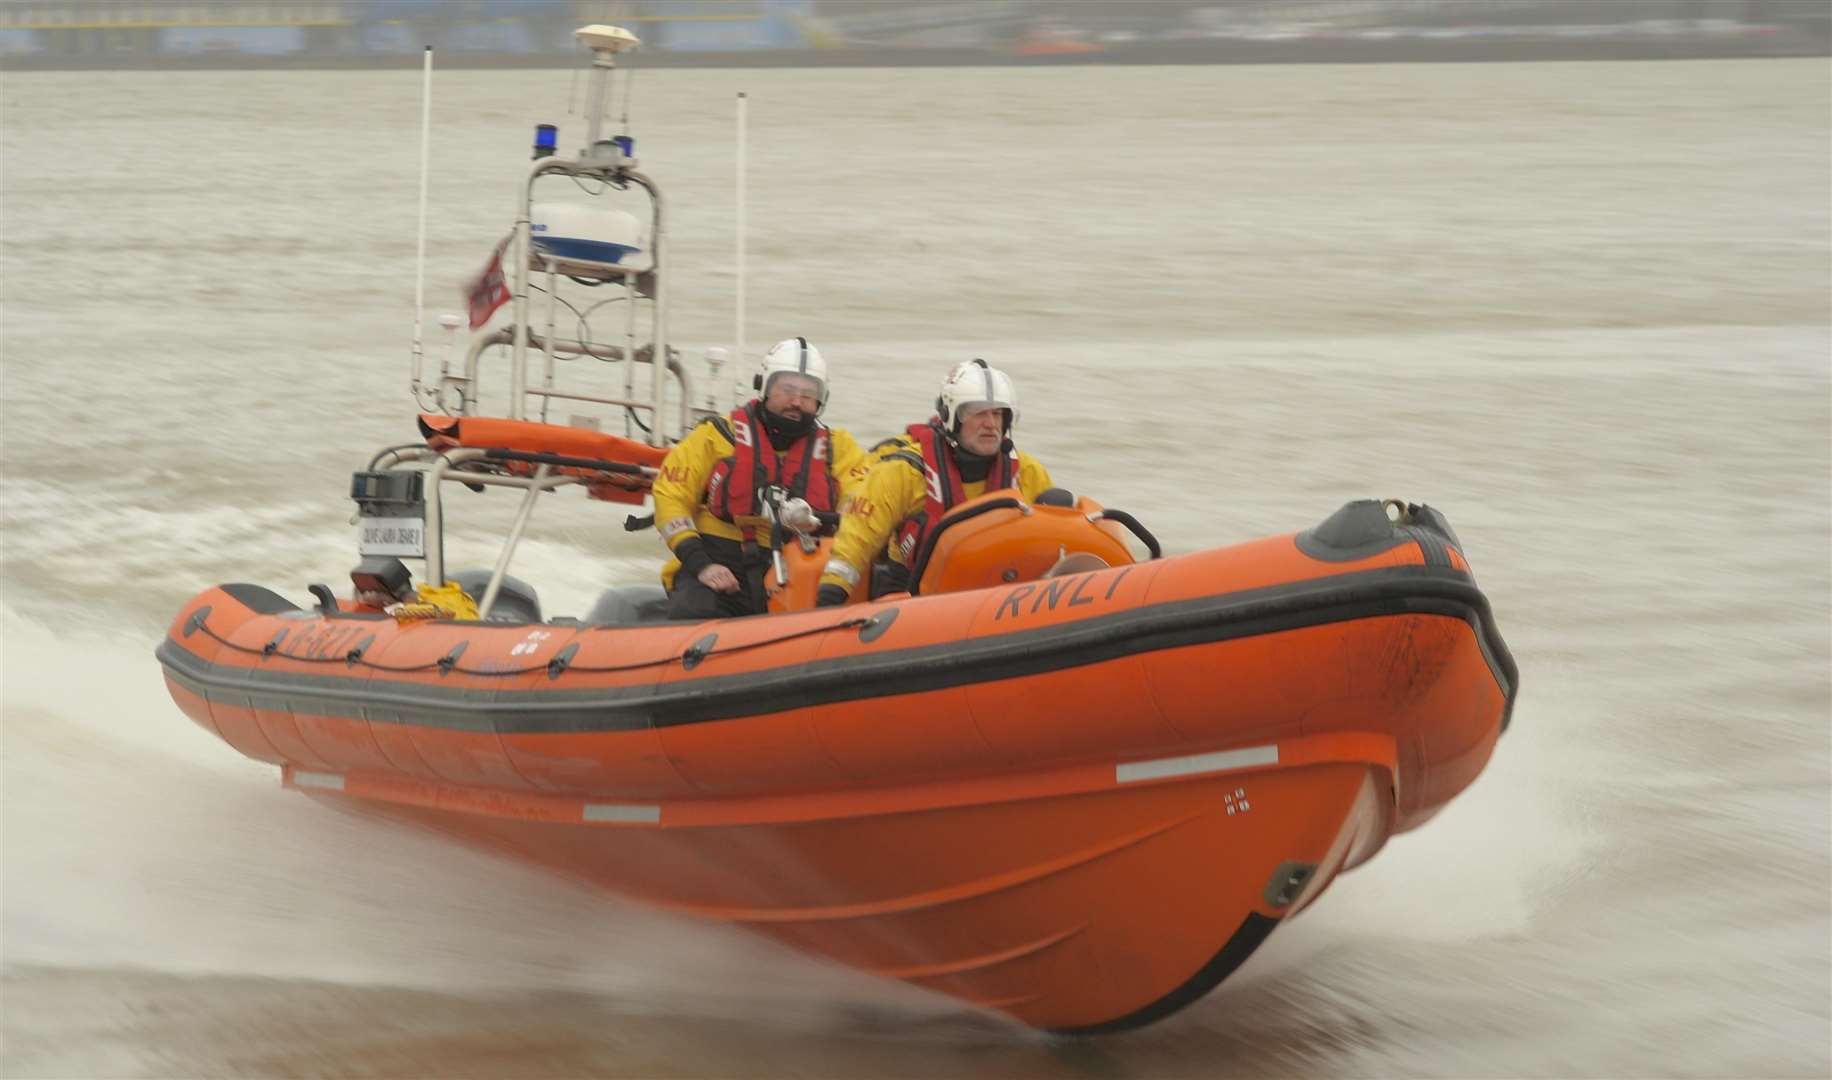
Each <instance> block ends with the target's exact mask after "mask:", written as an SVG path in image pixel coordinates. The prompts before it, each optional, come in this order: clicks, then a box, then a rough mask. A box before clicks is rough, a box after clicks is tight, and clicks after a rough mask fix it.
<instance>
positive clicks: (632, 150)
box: [611, 135, 636, 158]
mask: <svg viewBox="0 0 1832 1080" xmlns="http://www.w3.org/2000/svg"><path fill="white" fill-rule="evenodd" d="M611 141H612V142H614V143H616V144H617V149H619V150H622V151H623V156H624V157H627V158H630V157H635V156H636V140H635V139H632V138H630V137H629V136H628V135H613V136H611Z"/></svg>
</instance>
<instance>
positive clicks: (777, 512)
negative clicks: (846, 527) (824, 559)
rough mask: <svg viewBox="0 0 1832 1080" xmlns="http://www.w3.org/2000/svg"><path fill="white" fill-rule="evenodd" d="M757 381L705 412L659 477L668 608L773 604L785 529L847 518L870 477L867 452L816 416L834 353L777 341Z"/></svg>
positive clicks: (689, 615) (821, 527) (808, 530)
mask: <svg viewBox="0 0 1832 1080" xmlns="http://www.w3.org/2000/svg"><path fill="white" fill-rule="evenodd" d="M752 386H753V388H754V389H756V390H757V391H759V396H758V397H756V398H753V399H752V400H750V401H749V402H747V403H745V404H744V405H742V406H740V407H739V408H737V409H734V410H733V411H732V413H731V415H730V416H729V417H709V418H708V419H706V420H703V421H701V422H700V424H699V426H698V427H696V428H694V429H693V430H692V431H691V432H689V433H688V434H687V437H686V438H684V439H682V440H681V441H680V442H679V443H677V444H676V445H675V446H674V448H673V449H672V450H670V451H669V452H668V456H667V457H666V458H664V459H663V460H662V464H661V468H660V472H659V474H658V475H657V476H656V478H655V484H654V488H653V496H654V499H655V529H656V531H657V532H659V533H661V537H662V542H663V543H665V544H667V545H668V550H669V552H670V553H671V554H672V555H673V556H674V558H673V559H672V560H670V561H669V563H668V565H667V566H666V567H664V568H663V569H662V584H663V585H664V586H665V587H666V588H667V589H668V608H667V611H668V617H669V618H672V619H711V618H717V617H720V616H729V615H757V614H762V613H763V612H765V611H767V610H768V598H767V597H766V595H765V592H764V573H765V571H766V570H767V569H768V568H769V564H770V553H771V551H772V549H773V548H772V545H773V544H776V543H780V542H782V540H783V535H784V534H783V532H782V531H781V530H777V529H775V528H772V526H771V522H770V515H771V514H774V516H775V519H776V521H777V522H779V523H780V524H781V526H782V530H789V531H795V532H801V533H805V534H807V535H810V536H813V535H818V534H820V533H823V532H831V531H832V530H833V529H834V528H835V527H837V525H838V523H839V516H840V515H839V512H838V511H839V508H840V506H841V502H842V500H843V499H847V498H851V497H856V494H857V492H858V491H859V490H860V489H861V488H862V487H863V483H864V480H863V477H864V472H863V470H862V469H861V466H862V464H863V463H864V461H865V453H864V451H863V450H861V449H860V448H859V444H858V443H857V442H856V441H855V440H854V439H853V437H852V435H851V434H849V433H848V432H846V431H845V430H843V429H841V428H833V427H828V426H827V425H826V424H823V423H822V422H821V421H820V416H821V413H822V412H823V411H824V410H825V409H826V406H827V393H828V383H827V362H826V360H825V359H824V358H823V357H822V356H821V353H820V350H819V349H816V348H815V347H814V346H812V345H810V344H808V339H806V338H801V337H793V338H788V339H786V340H784V341H779V342H777V343H776V344H775V345H774V346H772V347H771V349H770V351H769V352H768V353H767V354H766V355H765V356H764V358H763V367H762V370H760V371H759V372H758V373H757V376H756V378H755V379H754V380H753V383H752Z"/></svg>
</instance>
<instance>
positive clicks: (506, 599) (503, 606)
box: [447, 570, 541, 623]
mask: <svg viewBox="0 0 1832 1080" xmlns="http://www.w3.org/2000/svg"><path fill="white" fill-rule="evenodd" d="M447 580H449V581H456V582H457V583H458V584H459V585H461V586H463V587H464V591H465V592H467V593H469V594H470V597H471V599H473V600H475V601H477V602H478V603H480V604H481V603H482V602H483V593H484V590H485V589H487V588H489V587H490V571H488V570H458V571H454V572H453V573H451V574H448V575H447ZM487 621H489V622H509V623H538V622H540V621H541V601H540V597H538V596H537V595H535V591H534V586H532V585H530V584H528V583H527V582H525V581H523V580H521V579H520V578H514V577H508V576H506V575H505V576H504V577H503V587H502V590H501V591H500V592H498V593H497V594H496V603H494V604H492V605H490V617H489V619H488V620H487Z"/></svg>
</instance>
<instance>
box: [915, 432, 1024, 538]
mask: <svg viewBox="0 0 1832 1080" xmlns="http://www.w3.org/2000/svg"><path fill="white" fill-rule="evenodd" d="M905 430H906V431H907V432H908V433H909V436H910V438H912V439H914V440H915V441H916V445H917V447H918V448H920V449H921V451H922V476H923V480H924V481H926V482H927V485H928V487H927V490H926V491H925V493H924V495H923V504H922V509H921V510H918V511H916V512H915V513H914V514H911V515H910V516H909V518H908V519H907V520H905V521H904V523H903V524H902V526H900V527H899V528H898V529H897V554H898V561H899V562H901V563H903V565H905V566H908V565H909V564H910V560H911V559H913V558H915V556H916V552H918V551H920V550H921V549H922V542H923V540H924V539H925V538H927V536H928V534H929V530H930V528H932V527H933V526H934V524H935V523H936V522H938V521H940V520H941V516H942V515H943V514H945V513H947V512H948V509H949V508H950V507H953V506H957V505H959V504H960V503H963V502H966V501H967V497H966V495H965V494H964V493H963V492H964V489H965V487H966V482H965V481H963V480H962V479H961V470H960V466H959V465H957V464H955V462H954V455H953V454H952V453H951V452H949V450H948V435H947V433H946V432H944V431H943V430H942V428H941V425H940V424H939V423H935V422H933V421H931V422H930V423H927V424H911V425H910V426H909V427H908V428H906V429H905ZM1017 486H1018V452H1017V451H1016V450H1014V449H1012V445H1011V440H1009V439H1007V440H1005V442H1004V444H1003V445H1001V446H1000V447H999V455H998V456H997V457H996V458H994V459H993V462H992V467H991V468H990V469H988V470H987V472H986V490H987V491H998V490H1000V489H1002V488H1009V487H1017Z"/></svg>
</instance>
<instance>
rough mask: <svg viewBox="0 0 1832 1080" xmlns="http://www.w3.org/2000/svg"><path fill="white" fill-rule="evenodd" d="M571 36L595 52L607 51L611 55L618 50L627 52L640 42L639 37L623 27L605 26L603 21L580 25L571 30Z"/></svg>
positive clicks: (618, 51)
mask: <svg viewBox="0 0 1832 1080" xmlns="http://www.w3.org/2000/svg"><path fill="white" fill-rule="evenodd" d="M573 37H576V38H578V39H579V40H580V41H581V42H582V43H584V45H585V47H586V48H588V49H590V50H591V51H593V52H595V53H609V54H611V55H613V56H614V55H616V54H617V53H620V52H628V51H629V50H631V49H634V48H636V46H638V45H641V44H642V39H641V38H639V37H637V36H636V35H635V34H632V33H630V32H629V31H628V30H625V29H624V28H623V27H621V26H606V25H605V24H604V23H593V24H592V25H590V26H581V27H580V28H579V29H577V30H574V31H573Z"/></svg>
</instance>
